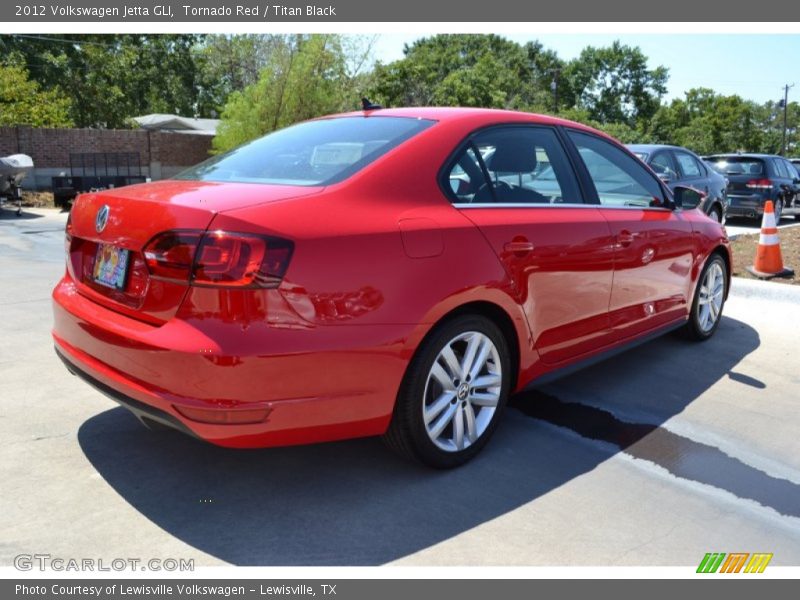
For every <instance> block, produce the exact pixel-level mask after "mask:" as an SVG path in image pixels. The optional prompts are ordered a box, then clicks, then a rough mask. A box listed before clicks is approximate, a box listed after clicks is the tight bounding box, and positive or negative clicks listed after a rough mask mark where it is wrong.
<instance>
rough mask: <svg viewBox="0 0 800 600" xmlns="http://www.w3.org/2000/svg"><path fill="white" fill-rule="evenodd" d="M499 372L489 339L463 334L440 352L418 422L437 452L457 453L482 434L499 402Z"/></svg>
mask: <svg viewBox="0 0 800 600" xmlns="http://www.w3.org/2000/svg"><path fill="white" fill-rule="evenodd" d="M502 384H503V370H502V365H501V361H500V356H499V353H498V350H497V348H496V347H495V345H494V343H493V342H492V340H491V339H490V338H489V337H488V336H487V335H485V334H483V333H480V332H478V331H467V332H464V333H462V334H460V335H458V336H456V337H455V338H453V339H452V340H450V341H449V342H448V343H447V344H445V346H444V348H442V350H441V351H440V352H439V354H438V356H437V357H436V360H434V361H433V364H432V366H431V368H430V371H429V373H428V377H427V381H426V384H425V391H424V395H423V403H422V419H423V423H424V425H425V431H426V432H427V434H428V437H429V438H430V440H431V441H432V442H433V443H434V444H435V445H436V446H437V447H438V448H440V449H441V450H444V451H446V452H459V451H461V450H464V449H465V448H468V447H469V446H471V445H472V444H474V443H475V442H476V441H477V440H478V439H479V438H480V437H481V436H482V435H483V434H484V432H485V431H486V429H487V427H488V426H489V424H490V423H491V421H492V418H493V417H494V414H495V411H496V410H497V407H498V404H499V402H500V395H501V390H502Z"/></svg>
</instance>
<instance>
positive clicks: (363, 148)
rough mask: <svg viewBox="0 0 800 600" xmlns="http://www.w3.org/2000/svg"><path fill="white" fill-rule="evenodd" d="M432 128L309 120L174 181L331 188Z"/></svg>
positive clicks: (394, 120)
mask: <svg viewBox="0 0 800 600" xmlns="http://www.w3.org/2000/svg"><path fill="white" fill-rule="evenodd" d="M433 124H434V121H430V120H426V119H414V118H406V117H381V116H374V115H373V116H369V117H339V118H334V119H320V120H318V121H307V122H305V123H300V124H298V125H293V126H292V127H287V128H286V129H281V130H280V131H276V132H274V133H271V134H269V135H267V136H264V137H262V138H259V139H257V140H254V141H252V142H249V143H247V144H245V145H243V146H240V147H238V148H236V149H234V150H231V151H230V152H227V153H225V154H221V155H220V156H215V157H214V158H211V159H209V160H207V161H205V162H203V163H200V164H199V165H197V166H195V167H192V168H191V169H189V170H187V171H184V172H183V173H181V174H180V175H178V176H177V179H189V180H196V181H221V182H226V181H227V182H238V183H268V184H280V185H306V186H314V185H329V184H332V183H337V182H339V181H342V180H344V179H346V178H347V177H350V176H351V175H353V174H354V173H356V172H358V171H359V170H361V169H363V168H364V167H365V166H367V165H368V164H370V163H371V162H373V161H374V160H375V159H377V158H378V157H380V156H381V155H383V154H385V153H387V152H388V151H389V150H391V149H392V148H395V147H396V146H398V145H399V144H401V143H403V142H404V141H406V140H408V139H409V138H411V137H413V136H415V135H417V134H418V133H420V132H421V131H424V130H425V129H427V128H428V127H430V126H431V125H433Z"/></svg>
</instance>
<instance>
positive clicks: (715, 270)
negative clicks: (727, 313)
mask: <svg viewBox="0 0 800 600" xmlns="http://www.w3.org/2000/svg"><path fill="white" fill-rule="evenodd" d="M709 285H711V286H713V287H712V289H711V290H710V292H709V291H707V290H708V287H709ZM727 286H728V269H727V267H726V265H725V261H724V260H723V258H722V257H721V256H720V255H719V254H716V253H715V254H712V255H711V256H710V257H709V259H708V260H707V261H706V264H705V266H704V267H703V270H702V272H701V273H700V277H699V278H698V280H697V289H696V290H695V292H694V299H693V300H692V309H691V313H690V315H689V321H688V322H687V323H686V326H685V329H684V333H685V334H686V336H687V337H688V338H689V339H691V340H695V341H698V342H704V341H706V340H708V339H710V338H711V336H712V335H714V332H715V331H716V330H717V328H718V327H719V323H720V321H721V320H722V310H723V308H724V307H725V298H726V296H727V291H728V290H727ZM715 311H716V314H715Z"/></svg>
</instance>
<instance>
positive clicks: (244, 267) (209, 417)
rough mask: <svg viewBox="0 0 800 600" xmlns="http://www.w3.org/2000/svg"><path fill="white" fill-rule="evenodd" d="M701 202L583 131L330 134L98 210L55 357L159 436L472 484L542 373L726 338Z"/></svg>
mask: <svg viewBox="0 0 800 600" xmlns="http://www.w3.org/2000/svg"><path fill="white" fill-rule="evenodd" d="M690 200H691V201H692V203H693V204H696V202H697V200H698V198H696V197H693V196H692V192H691V190H689V189H686V190H683V189H679V190H678V191H677V192H676V196H675V198H674V199H673V196H672V195H671V193H670V192H669V191H668V190H667V189H665V187H664V185H663V184H662V183H661V181H660V180H659V179H658V177H656V176H655V174H653V173H652V172H651V171H650V170H648V168H647V167H646V166H644V165H643V164H642V163H641V162H640V161H639V160H637V159H636V158H635V157H634V156H633V155H631V154H630V153H629V152H628V151H627V150H626V149H625V148H623V147H622V146H621V145H619V144H618V143H617V142H616V141H614V140H612V139H610V138H608V137H607V136H605V135H603V134H602V133H599V132H597V131H594V130H592V129H589V128H587V127H584V126H581V125H578V124H576V123H572V122H569V121H563V120H558V119H553V118H548V117H543V116H538V115H531V114H524V113H516V112H506V111H495V110H478V109H432V108H431V109H427V108H425V109H423V108H419V109H393V110H370V111H365V112H359V113H353V114H347V115H341V116H335V117H330V118H323V119H319V120H314V121H310V122H306V123H302V124H299V125H296V126H293V127H290V128H288V129H284V130H282V131H278V132H276V133H273V134H271V135H268V136H266V137H263V138H261V139H258V140H256V141H254V142H252V143H249V144H247V145H245V146H242V147H240V148H238V149H236V150H234V151H232V152H230V153H228V154H225V155H222V156H218V157H215V158H213V159H211V160H209V161H207V162H205V163H203V164H201V165H199V166H197V167H195V168H193V169H190V170H189V171H187V172H185V173H183V174H181V175H179V176H178V177H176V178H175V179H172V180H168V181H161V182H158V183H151V184H145V185H137V186H130V187H126V188H121V189H117V190H109V191H105V192H101V193H93V194H84V195H82V196H81V197H80V198H79V199H78V200H77V202H76V203H75V206H74V208H73V210H72V214H71V219H70V222H69V223H68V226H67V235H66V249H67V271H66V274H65V275H64V278H63V279H62V280H61V281H60V282H59V283H58V285H57V286H56V288H55V290H54V292H53V297H54V310H55V327H54V330H53V337H54V340H55V345H56V350H57V352H58V353H59V355H60V356H61V357H62V358H63V360H64V361H65V363H66V365H67V367H68V368H69V369H70V370H71V371H72V372H74V373H76V374H78V375H80V376H81V377H83V378H84V379H85V380H86V381H88V382H89V383H91V384H92V385H94V386H95V387H97V388H99V389H100V390H101V391H103V392H105V393H107V394H108V395H109V396H111V397H112V398H114V399H115V400H117V401H118V402H120V403H121V404H123V405H124V406H126V407H127V408H129V409H130V410H132V411H133V412H134V413H135V414H136V415H137V416H138V417H139V418H140V419H142V421H143V422H145V423H146V424H155V423H160V424H166V425H170V426H173V427H176V428H179V429H182V430H184V431H186V432H190V433H192V434H194V435H196V436H198V437H200V438H202V439H204V440H208V441H210V442H213V443H215V444H219V445H222V446H231V447H254V446H272V445H280V444H297V443H308V442H319V441H325V440H336V439H343V438H351V437H358V436H371V435H383V436H384V437H385V439H386V440H387V441H388V443H389V445H390V446H392V447H393V448H395V449H396V450H398V451H400V452H401V453H403V454H405V455H407V456H410V457H413V458H416V459H418V460H421V461H423V462H425V463H428V464H430V465H433V466H436V467H450V466H455V465H457V464H460V463H463V462H464V461H466V460H467V459H469V458H471V457H472V456H474V455H475V454H476V453H477V452H478V451H479V450H480V449H481V448H482V447H483V446H484V445H485V443H486V442H487V440H488V438H489V437H490V435H491V434H492V432H493V430H494V429H495V427H496V426H497V423H498V420H499V418H500V415H501V413H502V411H503V407H504V405H505V403H506V399H507V397H508V395H509V393H511V392H513V391H514V390H518V389H520V388H522V387H523V386H525V385H526V384H528V383H530V382H531V381H534V380H535V379H537V378H538V377H540V376H542V375H544V374H545V373H548V372H552V371H555V370H558V369H562V368H564V367H567V366H573V367H574V366H575V365H576V364H578V363H580V362H582V361H584V360H587V359H594V358H597V356H598V355H600V354H601V353H604V352H608V351H611V350H617V349H619V348H620V347H621V346H622V345H625V344H628V343H631V342H635V341H640V340H642V339H645V338H648V337H650V336H652V335H654V334H657V333H662V332H664V331H666V330H669V329H672V328H675V327H677V326H685V327H686V330H687V332H688V333H689V334H690V335H691V336H693V337H694V338H696V339H706V338H708V337H710V336H711V335H712V334H713V333H714V331H715V329H716V327H717V326H718V325H719V322H720V315H721V311H722V306H723V303H724V301H725V298H726V294H727V289H728V283H729V273H730V270H731V269H730V265H731V255H730V251H729V247H728V241H727V238H726V235H725V233H724V230H723V229H722V227H721V226H720V225H718V224H717V223H714V222H712V221H711V220H710V219H708V218H707V217H706V216H705V215H703V214H702V213H700V211H698V210H691V209H689V208H688V204H689V202H690ZM681 202H683V206H682V207H681Z"/></svg>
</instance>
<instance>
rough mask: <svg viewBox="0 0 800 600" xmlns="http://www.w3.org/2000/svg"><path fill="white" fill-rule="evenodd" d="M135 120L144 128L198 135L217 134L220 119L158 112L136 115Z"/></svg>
mask: <svg viewBox="0 0 800 600" xmlns="http://www.w3.org/2000/svg"><path fill="white" fill-rule="evenodd" d="M133 120H134V121H136V122H137V123H138V124H139V127H142V128H144V129H156V130H159V131H175V132H178V133H193V134H197V135H216V134H217V127H218V126H219V119H195V118H193V117H181V116H180V115H165V114H158V113H156V114H152V115H142V116H141V117H134V118H133Z"/></svg>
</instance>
